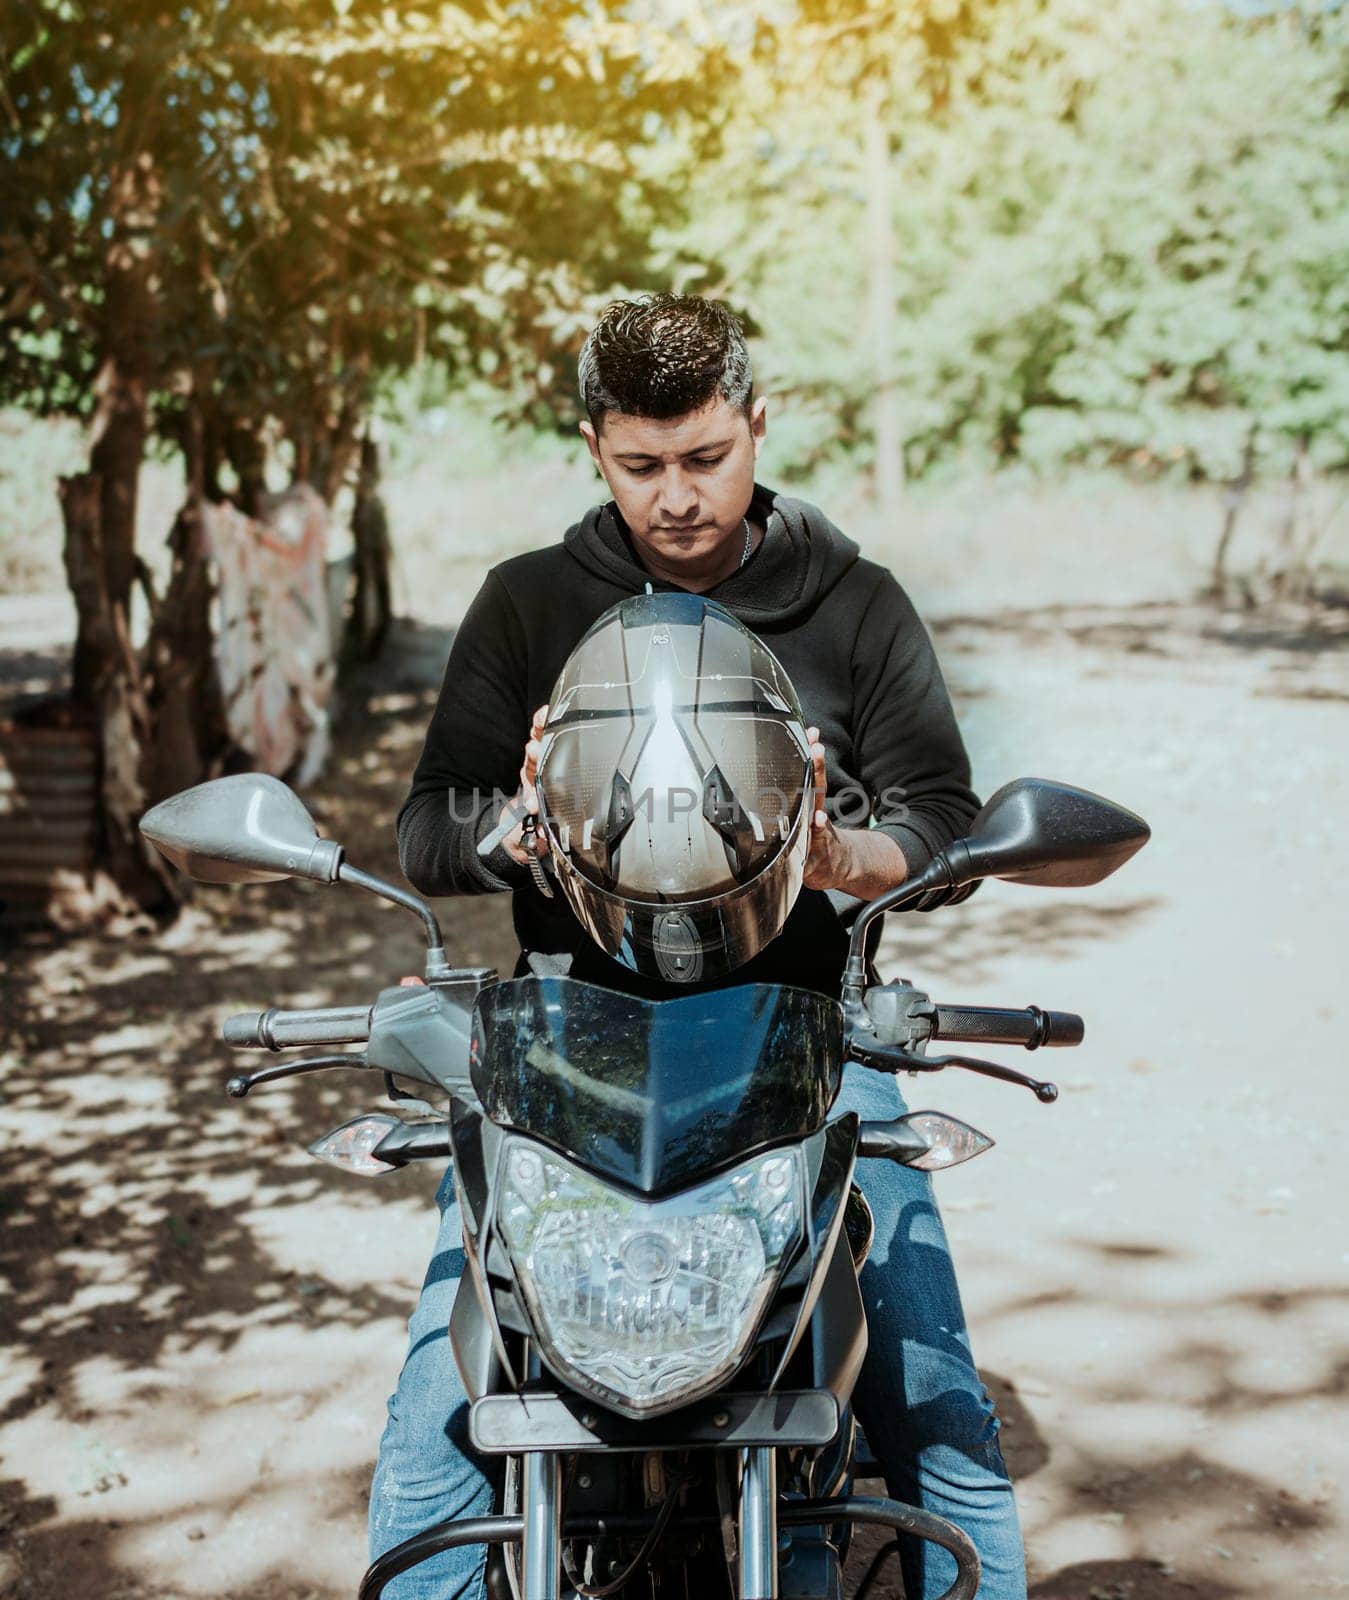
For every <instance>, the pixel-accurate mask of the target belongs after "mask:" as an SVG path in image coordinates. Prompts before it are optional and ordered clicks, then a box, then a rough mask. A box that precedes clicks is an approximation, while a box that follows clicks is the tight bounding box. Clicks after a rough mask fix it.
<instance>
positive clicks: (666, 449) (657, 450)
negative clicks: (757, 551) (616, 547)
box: [581, 395, 767, 582]
mask: <svg viewBox="0 0 1349 1600" xmlns="http://www.w3.org/2000/svg"><path fill="white" fill-rule="evenodd" d="M766 429H767V418H766V407H765V402H764V400H763V399H759V400H756V401H755V402H754V406H753V409H752V410H751V412H750V414H749V416H748V417H747V416H746V415H745V413H744V411H743V410H741V409H740V408H739V407H738V406H736V407H732V406H729V405H727V403H726V401H725V399H724V398H723V396H721V395H717V396H716V397H715V399H713V400H712V401H711V402H710V403H709V404H707V405H705V406H704V407H703V408H702V410H701V411H690V412H688V413H687V414H686V415H685V416H682V417H671V418H669V419H668V420H666V421H658V420H656V419H654V418H651V417H630V416H627V415H624V414H622V413H619V412H613V411H611V412H608V413H606V415H605V417H604V419H603V426H602V428H601V431H600V432H599V434H598V435H597V434H596V431H595V429H594V428H593V427H592V426H591V425H590V423H588V422H583V423H582V424H581V432H582V434H583V435H584V436H585V441H586V444H587V445H588V446H589V449H590V454H591V456H592V457H593V458H594V461H595V464H596V466H598V467H599V469H600V471H601V472H602V473H603V474H604V480H605V482H606V483H607V484H608V485H609V492H610V493H611V494H612V495H613V497H614V500H615V501H616V502H617V505H618V509H619V511H620V513H621V514H622V517H623V520H624V522H626V523H627V525H628V528H629V530H630V531H631V533H632V537H633V540H634V542H635V543H636V545H637V547H638V554H639V555H640V556H641V557H642V559H643V562H644V563H645V565H646V566H648V567H649V568H650V570H651V571H652V572H654V573H657V574H659V575H660V576H663V577H669V578H670V579H672V580H673V581H675V582H679V581H681V580H682V579H694V580H697V579H700V578H702V577H704V576H705V575H706V574H708V573H709V572H711V571H713V570H714V569H716V568H717V567H719V566H721V565H723V564H724V563H725V561H726V560H727V559H728V552H729V551H730V547H731V546H732V545H734V547H735V550H736V552H737V553H738V552H739V551H740V550H741V549H742V548H743V542H744V536H745V534H744V523H743V520H742V519H743V518H744V515H745V513H746V511H748V509H749V502H750V497H751V495H752V494H753V492H754V463H755V461H756V460H757V459H758V455H759V449H760V446H761V445H762V444H763V439H764V434H765V432H766Z"/></svg>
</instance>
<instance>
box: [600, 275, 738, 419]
mask: <svg viewBox="0 0 1349 1600" xmlns="http://www.w3.org/2000/svg"><path fill="white" fill-rule="evenodd" d="M577 381H578V384H579V387H580V391H581V403H582V404H583V405H584V406H585V409H586V415H587V416H588V417H589V418H590V421H591V424H592V426H593V427H595V428H596V429H597V430H598V428H599V427H600V424H601V422H602V421H603V418H604V413H605V412H606V411H617V412H620V413H621V414H623V415H625V416H630V417H657V418H661V419H664V418H668V417H682V416H685V415H686V414H687V413H688V412H690V411H701V410H702V408H703V407H704V406H705V405H708V404H710V403H711V401H712V400H713V399H715V397H716V396H717V395H718V394H720V395H722V396H723V397H724V398H725V400H726V402H727V404H728V405H732V406H739V407H741V409H743V410H744V411H748V410H749V407H750V398H751V395H752V393H753V388H754V375H753V373H752V371H751V370H750V362H749V351H748V350H747V349H746V348H745V331H744V329H743V328H742V327H741V326H740V324H739V322H737V321H736V319H735V317H733V316H732V315H731V313H730V312H729V311H728V310H727V309H726V307H725V306H723V305H718V303H717V302H716V301H715V300H704V299H702V298H700V297H699V296H698V295H694V294H650V295H642V296H641V298H640V299H637V300H615V301H614V302H613V303H612V305H608V306H606V307H605V308H604V310H603V312H602V313H601V314H600V320H599V321H598V322H597V323H596V324H595V327H594V329H593V330H592V331H591V334H590V337H589V338H588V339H587V340H586V342H585V346H584V348H583V349H582V351H581V359H580V361H579V362H578V364H577Z"/></svg>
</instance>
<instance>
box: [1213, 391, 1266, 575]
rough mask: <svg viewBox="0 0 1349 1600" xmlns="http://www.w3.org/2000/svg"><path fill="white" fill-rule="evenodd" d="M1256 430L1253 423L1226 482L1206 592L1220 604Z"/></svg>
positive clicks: (1252, 476) (1250, 470)
mask: <svg viewBox="0 0 1349 1600" xmlns="http://www.w3.org/2000/svg"><path fill="white" fill-rule="evenodd" d="M1259 431H1260V430H1259V425H1258V424H1257V423H1254V422H1253V423H1252V424H1251V426H1250V431H1249V432H1248V433H1247V435H1246V444H1245V447H1244V448H1243V450H1242V452H1241V471H1240V472H1239V473H1238V474H1237V476H1236V477H1235V478H1234V479H1233V480H1232V482H1231V483H1229V484H1228V486H1227V489H1226V492H1225V493H1224V495H1223V526H1222V532H1221V533H1220V534H1219V535H1218V547H1217V549H1216V550H1215V551H1214V552H1213V569H1212V572H1211V574H1210V577H1209V593H1210V594H1211V595H1212V596H1213V598H1214V599H1215V600H1217V601H1219V603H1221V602H1222V600H1223V598H1224V596H1225V594H1226V592H1227V556H1228V552H1229V551H1230V550H1231V548H1232V539H1233V536H1234V535H1235V533H1236V531H1237V518H1238V517H1239V516H1240V515H1241V508H1242V505H1243V504H1244V502H1245V499H1246V495H1247V492H1248V491H1249V489H1250V487H1251V484H1252V482H1253V481H1254V479H1255V441H1256V437H1257V435H1258V434H1259Z"/></svg>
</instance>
